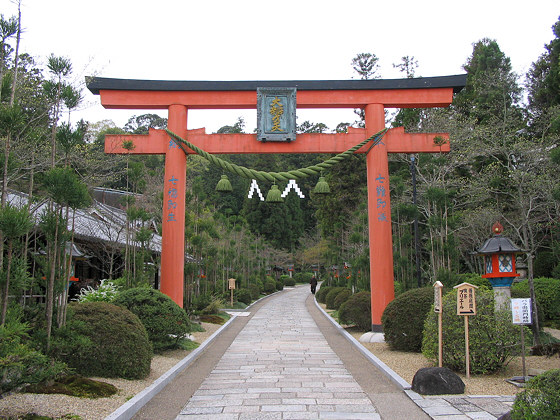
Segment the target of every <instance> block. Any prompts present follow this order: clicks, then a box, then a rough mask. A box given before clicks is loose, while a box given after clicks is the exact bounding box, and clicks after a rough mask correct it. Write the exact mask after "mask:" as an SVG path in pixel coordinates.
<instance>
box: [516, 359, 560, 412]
mask: <svg viewBox="0 0 560 420" xmlns="http://www.w3.org/2000/svg"><path fill="white" fill-rule="evenodd" d="M510 415H511V418H512V419H513V420H540V419H558V418H560V369H552V370H549V371H547V372H545V373H543V374H542V375H538V376H535V377H534V378H533V379H531V380H530V381H529V382H528V383H527V385H526V387H525V390H524V391H522V392H520V393H519V394H517V396H516V397H515V402H514V403H513V407H512V410H511V413H510Z"/></svg>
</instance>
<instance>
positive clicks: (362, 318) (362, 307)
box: [338, 292, 371, 331]
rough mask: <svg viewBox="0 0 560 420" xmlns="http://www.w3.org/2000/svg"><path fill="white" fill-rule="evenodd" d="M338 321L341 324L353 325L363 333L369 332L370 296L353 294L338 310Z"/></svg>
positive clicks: (360, 293)
mask: <svg viewBox="0 0 560 420" xmlns="http://www.w3.org/2000/svg"><path fill="white" fill-rule="evenodd" d="M338 319H339V321H340V322H341V323H342V324H347V325H350V324H354V325H356V326H357V327H358V328H360V329H362V330H363V331H371V294H370V293H369V292H359V293H356V294H353V295H352V296H350V297H349V298H348V300H347V301H346V302H344V303H343V304H342V305H340V308H339V309H338Z"/></svg>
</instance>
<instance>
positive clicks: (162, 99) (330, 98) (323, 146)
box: [87, 75, 466, 331]
mask: <svg viewBox="0 0 560 420" xmlns="http://www.w3.org/2000/svg"><path fill="white" fill-rule="evenodd" d="M465 82H466V75H456V76H442V77H426V78H418V79H392V80H389V79H386V80H385V79H375V80H338V81H313V80H308V81H239V82H212V81H153V80H130V79H110V78H99V77H92V78H88V80H87V86H88V88H89V90H90V91H91V92H92V93H93V94H96V95H100V96H101V104H102V105H103V106H104V107H105V108H109V109H167V110H168V129H169V130H171V131H172V132H174V133H175V134H177V135H179V136H181V137H183V138H188V140H189V141H190V142H191V143H192V144H194V145H196V146H198V147H200V148H201V149H203V150H205V151H207V152H208V153H211V154H242V153H341V152H343V151H345V150H347V149H349V148H351V147H352V146H354V145H356V144H358V143H360V142H361V141H362V140H364V139H365V138H367V137H369V136H371V135H373V134H375V133H377V132H378V131H380V130H382V129H384V128H385V108H429V107H446V106H448V105H449V104H450V103H451V101H452V99H453V93H454V92H458V91H459V90H461V89H462V88H463V87H464V86H465ZM266 87H274V88H284V87H295V88H296V89H297V108H362V109H364V111H365V127H366V128H365V129H362V128H350V129H349V130H348V133H337V134H300V135H298V136H297V138H296V141H293V142H261V141H257V139H256V135H255V134H206V133H205V129H204V128H201V129H195V130H188V129H187V114H188V110H189V109H256V106H257V88H266ZM435 136H440V137H443V138H445V139H448V138H449V136H448V134H446V133H429V134H426V133H422V134H407V133H405V132H404V129H403V128H394V129H391V130H389V131H388V132H387V133H386V134H385V136H384V137H383V139H382V141H381V143H379V144H378V145H376V146H375V147H373V148H372V149H371V150H369V148H370V147H369V146H370V145H369V144H368V145H366V146H364V147H362V148H361V149H360V150H358V151H357V152H356V153H367V157H366V162H367V185H368V214H369V238H370V239H369V245H370V284H371V291H372V292H371V308H372V311H371V312H372V331H381V330H382V325H381V316H382V314H383V310H384V309H385V307H386V306H387V304H388V303H389V302H390V301H391V300H393V298H394V289H393V287H394V286H393V249H392V234H391V204H390V195H389V170H388V157H387V154H388V153H433V152H448V151H449V144H448V143H446V144H443V145H441V144H436V143H435V142H434V137H435ZM124 141H132V142H133V144H134V147H133V149H132V150H130V148H127V149H124V148H123V142H124ZM105 152H106V153H119V154H127V153H132V154H165V180H164V197H166V199H164V205H163V233H162V237H163V238H162V252H161V291H162V292H163V293H165V294H166V295H168V296H170V297H171V298H172V299H173V300H174V301H175V302H176V303H177V304H179V305H180V306H183V281H184V260H185V240H184V236H185V235H184V230H185V185H186V161H187V159H186V155H185V153H184V152H183V151H182V150H181V149H180V148H178V147H177V146H176V144H175V143H174V142H173V141H172V140H171V138H170V137H169V135H168V134H167V133H166V132H165V131H163V130H153V129H151V130H150V131H149V134H147V135H107V136H106V140H105Z"/></svg>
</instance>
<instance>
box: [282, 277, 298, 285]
mask: <svg viewBox="0 0 560 420" xmlns="http://www.w3.org/2000/svg"><path fill="white" fill-rule="evenodd" d="M295 285H296V280H295V279H294V278H293V277H287V278H285V279H284V286H288V287H293V286H295Z"/></svg>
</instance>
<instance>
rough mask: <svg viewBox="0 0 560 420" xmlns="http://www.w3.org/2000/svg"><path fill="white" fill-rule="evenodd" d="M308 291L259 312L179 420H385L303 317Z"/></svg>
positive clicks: (298, 290)
mask: <svg viewBox="0 0 560 420" xmlns="http://www.w3.org/2000/svg"><path fill="white" fill-rule="evenodd" d="M308 295H309V291H308V290H307V288H303V287H302V288H296V289H294V290H292V291H290V293H283V294H280V295H278V297H275V298H273V300H272V301H271V302H269V303H267V305H265V306H264V307H262V308H261V309H260V310H259V311H258V312H257V313H256V314H255V315H254V316H253V318H252V319H251V320H249V322H248V323H247V325H246V326H245V328H244V329H243V330H242V331H241V332H240V333H239V335H238V336H237V337H236V338H235V340H234V341H233V343H232V344H231V346H230V347H229V348H228V350H227V351H226V353H225V354H224V356H223V357H222V358H221V360H220V362H219V363H218V364H217V366H216V367H215V368H214V370H213V371H212V372H211V373H210V375H209V376H208V377H207V378H206V379H205V380H204V382H203V383H202V385H201V386H200V388H199V389H198V390H197V391H196V392H195V393H194V395H193V396H192V397H191V399H190V400H189V402H188V403H187V404H186V406H185V407H184V408H183V409H182V411H181V414H179V416H178V417H177V420H186V419H195V418H196V419H197V420H204V419H212V420H220V419H344V420H349V419H368V420H372V419H373V420H375V419H380V418H381V417H380V416H379V414H378V413H377V412H376V409H375V407H374V406H373V404H372V402H371V400H370V399H369V398H368V396H367V394H366V393H364V391H363V390H362V388H361V387H360V385H359V384H358V383H357V382H356V381H355V380H354V378H353V377H352V375H351V374H350V373H349V372H348V371H347V369H346V368H345V367H344V365H343V364H342V362H341V360H340V359H339V357H338V356H337V355H336V354H335V353H334V351H333V350H332V349H331V348H330V347H329V345H328V344H327V342H326V340H325V338H324V337H323V335H322V334H321V332H320V331H319V328H318V327H317V325H316V324H315V322H314V321H313V319H312V318H311V316H310V315H309V313H308V312H307V310H306V309H305V304H304V302H305V299H306V298H307V296H308Z"/></svg>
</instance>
